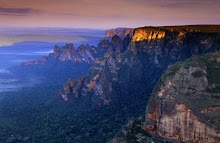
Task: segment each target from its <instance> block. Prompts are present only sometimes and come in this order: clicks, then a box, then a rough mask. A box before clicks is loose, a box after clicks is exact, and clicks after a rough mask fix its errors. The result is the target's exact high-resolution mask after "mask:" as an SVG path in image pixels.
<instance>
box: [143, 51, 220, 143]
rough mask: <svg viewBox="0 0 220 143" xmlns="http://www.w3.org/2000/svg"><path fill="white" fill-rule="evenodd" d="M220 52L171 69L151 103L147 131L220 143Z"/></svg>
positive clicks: (150, 100) (184, 138) (146, 125)
mask: <svg viewBox="0 0 220 143" xmlns="http://www.w3.org/2000/svg"><path fill="white" fill-rule="evenodd" d="M219 57H220V53H214V54H208V55H206V56H203V57H194V58H192V59H190V60H188V61H186V62H183V63H179V64H177V65H175V66H172V67H171V68H169V69H168V70H167V71H166V73H165V74H164V75H163V76H162V78H161V80H160V81H159V83H158V85H157V86H156V88H155V89H154V92H153V94H152V97H151V98H150V99H149V101H148V105H147V110H146V116H145V125H144V127H145V130H146V131H148V132H152V133H155V134H158V135H160V136H162V137H164V138H168V139H172V140H177V141H183V142H187V141H192V142H201V143H209V142H210V143H217V142H219V141H220V124H219V121H220V108H219V107H220V98H219V97H220V90H219V89H220V75H219V73H220V63H219V62H218V59H219Z"/></svg>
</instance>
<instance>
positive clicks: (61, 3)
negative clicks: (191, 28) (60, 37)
mask: <svg viewBox="0 0 220 143" xmlns="http://www.w3.org/2000/svg"><path fill="white" fill-rule="evenodd" d="M190 24H220V0H0V28H1V27H66V28H92V29H109V28H116V27H133V28H135V27H141V26H164V25H190Z"/></svg>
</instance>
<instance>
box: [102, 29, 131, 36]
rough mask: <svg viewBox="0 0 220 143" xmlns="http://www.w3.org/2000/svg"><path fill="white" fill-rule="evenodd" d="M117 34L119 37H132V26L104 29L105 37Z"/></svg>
mask: <svg viewBox="0 0 220 143" xmlns="http://www.w3.org/2000/svg"><path fill="white" fill-rule="evenodd" d="M115 35H117V36H119V37H121V38H125V37H126V36H127V35H128V36H129V37H132V35H133V28H116V29H110V30H107V31H106V34H105V37H113V36H115Z"/></svg>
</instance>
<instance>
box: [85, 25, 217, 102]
mask: <svg viewBox="0 0 220 143" xmlns="http://www.w3.org/2000/svg"><path fill="white" fill-rule="evenodd" d="M198 27H200V26H198ZM219 38H220V34H219V33H218V32H214V33H213V32H209V31H201V30H200V31H198V30H192V29H190V27H187V29H185V27H182V28H179V27H178V28H176V27H173V28H172V27H169V28H166V27H165V28H164V27H143V28H137V29H135V30H134V35H133V36H132V40H131V42H130V43H129V45H128V46H127V47H126V48H125V47H122V46H123V44H122V41H124V40H120V38H119V37H118V38H115V39H114V40H112V42H111V44H109V45H111V48H113V49H114V50H109V51H108V52H107V53H106V54H105V56H104V58H100V59H96V60H95V62H94V64H93V65H92V66H91V68H90V69H89V71H88V74H87V76H86V77H85V82H84V84H83V87H82V92H81V94H82V95H83V96H86V95H96V96H92V97H91V100H92V102H93V103H94V104H99V105H101V104H108V103H109V102H111V101H113V100H115V101H116V102H118V101H119V100H124V98H125V97H126V100H131V99H133V98H135V96H137V97H139V98H140V99H143V101H147V99H148V97H149V94H150V93H151V91H152V89H153V87H154V86H155V84H156V83H157V81H158V79H159V77H160V76H161V75H162V73H163V71H164V70H166V69H167V67H168V66H169V65H172V64H174V63H176V62H179V61H184V60H185V59H187V58H190V57H191V56H195V55H201V54H204V53H208V52H215V51H218V50H219V49H220V46H219V42H220V40H219ZM114 41H117V42H116V43H117V44H114ZM117 49H118V50H117ZM122 49H125V51H123V50H122ZM136 100H138V99H136ZM141 104H143V103H141ZM143 105H144V104H143Z"/></svg>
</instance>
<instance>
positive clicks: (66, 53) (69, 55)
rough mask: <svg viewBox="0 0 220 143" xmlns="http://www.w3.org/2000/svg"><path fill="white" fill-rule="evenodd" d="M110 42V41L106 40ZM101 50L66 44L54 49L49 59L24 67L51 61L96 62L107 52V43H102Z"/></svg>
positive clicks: (24, 64) (88, 46)
mask: <svg viewBox="0 0 220 143" xmlns="http://www.w3.org/2000/svg"><path fill="white" fill-rule="evenodd" d="M105 41H108V40H105ZM100 43H101V44H100V45H99V48H98V49H97V48H96V47H94V46H90V45H88V44H87V45H80V46H79V47H78V48H75V47H74V45H73V44H66V45H65V46H63V47H61V48H60V47H58V46H57V45H56V46H55V47H54V51H53V52H52V53H50V54H49V55H48V56H47V57H43V58H42V59H40V60H36V61H28V62H23V63H22V65H23V66H31V65H39V64H43V63H44V62H46V61H47V60H49V59H57V60H58V61H60V62H72V63H74V64H75V63H88V64H91V63H93V62H94V59H95V58H97V57H102V56H103V55H104V53H105V52H106V51H107V49H108V47H107V46H105V45H104V44H105V42H103V41H102V42H100Z"/></svg>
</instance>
